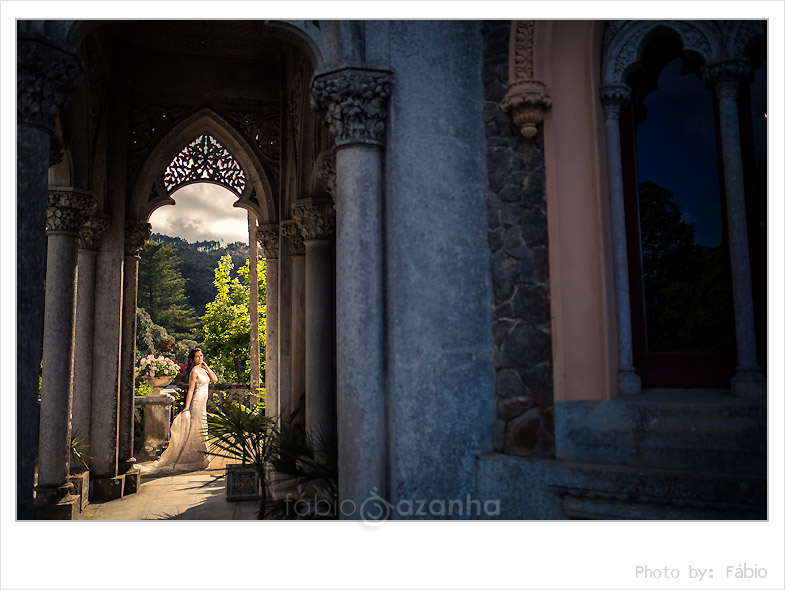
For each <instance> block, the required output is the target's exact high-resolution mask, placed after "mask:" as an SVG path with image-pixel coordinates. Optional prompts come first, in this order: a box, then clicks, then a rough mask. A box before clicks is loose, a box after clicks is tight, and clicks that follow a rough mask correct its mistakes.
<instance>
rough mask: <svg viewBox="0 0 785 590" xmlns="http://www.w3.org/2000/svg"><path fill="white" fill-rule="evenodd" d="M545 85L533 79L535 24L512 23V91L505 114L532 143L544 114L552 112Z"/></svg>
mask: <svg viewBox="0 0 785 590" xmlns="http://www.w3.org/2000/svg"><path fill="white" fill-rule="evenodd" d="M551 103H552V101H551V97H550V96H548V93H547V92H546V88H545V84H543V83H542V82H540V81H539V80H536V79H534V21H533V20H518V21H513V23H512V27H511V28H510V89H509V90H508V91H507V94H506V96H505V97H504V99H503V100H502V104H501V107H502V111H503V112H504V114H505V115H507V116H508V117H510V118H511V119H512V120H513V121H515V124H516V125H518V126H519V127H520V128H521V135H523V136H524V137H525V138H527V139H531V138H533V137H534V136H536V135H537V125H538V124H539V123H541V122H542V119H543V115H544V114H545V111H547V110H548V109H549V108H551Z"/></svg>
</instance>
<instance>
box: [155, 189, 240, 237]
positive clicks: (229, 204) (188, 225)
mask: <svg viewBox="0 0 785 590" xmlns="http://www.w3.org/2000/svg"><path fill="white" fill-rule="evenodd" d="M172 198H173V199H174V200H175V202H176V203H177V204H176V205H165V206H163V207H159V208H158V209H156V210H155V211H154V212H153V214H152V215H151V216H150V223H151V224H152V225H153V231H154V232H156V233H159V234H166V235H168V236H177V237H180V238H183V239H185V240H188V241H189V242H199V241H201V240H216V241H219V242H222V243H223V244H231V243H232V242H247V241H248V214H247V212H246V210H245V209H241V208H240V207H234V206H233V205H234V203H235V202H236V201H237V197H236V196H235V195H234V194H233V193H231V192H230V191H229V190H227V189H225V188H223V187H221V186H218V185H216V184H208V183H199V184H189V185H188V186H184V187H183V188H181V189H180V190H177V191H175V192H174V193H173V194H172Z"/></svg>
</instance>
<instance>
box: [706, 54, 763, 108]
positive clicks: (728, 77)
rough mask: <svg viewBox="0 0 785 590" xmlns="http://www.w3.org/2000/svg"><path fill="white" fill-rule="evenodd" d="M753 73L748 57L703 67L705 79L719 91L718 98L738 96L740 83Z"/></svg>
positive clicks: (707, 83) (709, 85) (711, 86)
mask: <svg viewBox="0 0 785 590" xmlns="http://www.w3.org/2000/svg"><path fill="white" fill-rule="evenodd" d="M751 74H752V67H751V66H750V62H749V60H747V59H729V60H726V61H719V62H714V63H711V64H708V65H706V66H703V67H702V68H701V76H702V77H703V81H704V82H705V83H706V85H707V86H708V87H710V88H713V89H714V91H715V92H716V93H717V98H728V97H731V98H736V96H737V95H738V93H739V83H740V82H741V81H742V80H745V79H746V78H749V77H750V75H751Z"/></svg>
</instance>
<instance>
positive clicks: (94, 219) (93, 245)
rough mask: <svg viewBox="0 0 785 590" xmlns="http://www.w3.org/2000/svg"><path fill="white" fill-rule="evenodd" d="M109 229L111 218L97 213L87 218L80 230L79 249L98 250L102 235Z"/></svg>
mask: <svg viewBox="0 0 785 590" xmlns="http://www.w3.org/2000/svg"><path fill="white" fill-rule="evenodd" d="M108 227H109V216H108V215H107V214H105V213H96V214H95V215H91V216H90V217H88V218H87V221H85V222H84V224H83V225H82V227H80V228H79V247H80V248H81V249H82V250H98V245H99V243H100V240H101V234H102V233H104V231H106V229H107V228H108Z"/></svg>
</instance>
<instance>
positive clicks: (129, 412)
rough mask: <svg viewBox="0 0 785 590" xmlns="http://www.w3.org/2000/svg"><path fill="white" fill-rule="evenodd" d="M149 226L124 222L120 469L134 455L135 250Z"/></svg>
mask: <svg viewBox="0 0 785 590" xmlns="http://www.w3.org/2000/svg"><path fill="white" fill-rule="evenodd" d="M152 233H153V227H152V225H150V224H149V223H146V222H138V221H127V222H126V223H125V246H124V247H125V251H124V253H125V259H124V265H123V267H124V272H123V329H122V335H123V336H122V337H123V339H122V344H121V350H120V374H121V377H120V404H119V418H118V420H119V425H118V453H119V455H118V460H119V463H120V465H119V468H120V471H126V470H128V469H130V468H131V466H132V465H133V463H134V462H135V458H134V381H135V380H136V366H135V357H136V294H137V287H138V277H139V253H140V252H141V251H142V247H144V243H145V242H146V241H147V240H148V239H150V236H151V235H152Z"/></svg>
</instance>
